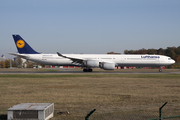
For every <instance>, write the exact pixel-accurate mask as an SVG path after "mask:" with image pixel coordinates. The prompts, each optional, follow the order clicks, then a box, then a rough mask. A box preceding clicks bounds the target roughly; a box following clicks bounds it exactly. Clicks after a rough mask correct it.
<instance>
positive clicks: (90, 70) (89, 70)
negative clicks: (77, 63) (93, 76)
mask: <svg viewBox="0 0 180 120" xmlns="http://www.w3.org/2000/svg"><path fill="white" fill-rule="evenodd" d="M83 72H92V69H83Z"/></svg>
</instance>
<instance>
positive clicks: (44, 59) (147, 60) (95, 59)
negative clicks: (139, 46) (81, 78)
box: [9, 35, 175, 72]
mask: <svg viewBox="0 0 180 120" xmlns="http://www.w3.org/2000/svg"><path fill="white" fill-rule="evenodd" d="M12 36H13V38H14V42H15V45H16V47H17V50H18V52H19V53H9V54H11V55H15V56H18V57H20V58H24V59H26V60H30V61H33V62H37V63H41V64H45V65H54V66H80V67H84V69H83V72H92V71H93V70H92V69H93V68H101V69H104V70H114V69H115V67H118V66H126V67H128V66H134V67H160V69H159V72H161V71H162V69H161V68H162V67H163V66H167V65H171V64H174V63H175V61H174V60H173V59H171V58H170V57H168V56H164V55H147V54H145V55H141V54H134V55H126V54H120V55H117V54H114V55H112V54H61V53H59V52H57V54H43V53H39V52H36V51H35V50H34V49H33V48H31V46H29V44H28V43H27V42H26V41H25V40H24V39H23V38H22V37H21V36H20V35H12Z"/></svg>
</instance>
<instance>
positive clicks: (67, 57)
mask: <svg viewBox="0 0 180 120" xmlns="http://www.w3.org/2000/svg"><path fill="white" fill-rule="evenodd" d="M57 54H58V56H60V57H63V58H68V57H66V56H63V55H62V54H60V53H59V52H57Z"/></svg>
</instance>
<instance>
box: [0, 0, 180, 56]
mask: <svg viewBox="0 0 180 120" xmlns="http://www.w3.org/2000/svg"><path fill="white" fill-rule="evenodd" d="M12 34H19V35H21V36H22V37H23V38H24V39H25V40H26V41H27V42H28V43H29V44H30V45H31V46H32V47H33V48H34V49H35V50H36V51H38V52H44V53H56V52H60V53H95V54H96V53H97V54H98V53H102V54H106V53H107V52H111V51H114V52H119V53H123V52H124V50H126V49H127V50H131V49H132V50H137V49H141V48H145V49H150V48H154V49H159V48H164V49H165V48H167V47H172V46H175V47H178V46H180V0H0V41H1V43H0V55H1V54H5V55H6V57H8V56H9V55H7V53H8V52H17V50H16V47H15V44H14V41H13V39H12Z"/></svg>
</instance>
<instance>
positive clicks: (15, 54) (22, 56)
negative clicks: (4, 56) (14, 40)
mask: <svg viewBox="0 0 180 120" xmlns="http://www.w3.org/2000/svg"><path fill="white" fill-rule="evenodd" d="M8 54H10V55H14V56H18V57H21V58H24V59H28V58H29V56H28V55H25V54H19V53H8Z"/></svg>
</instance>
